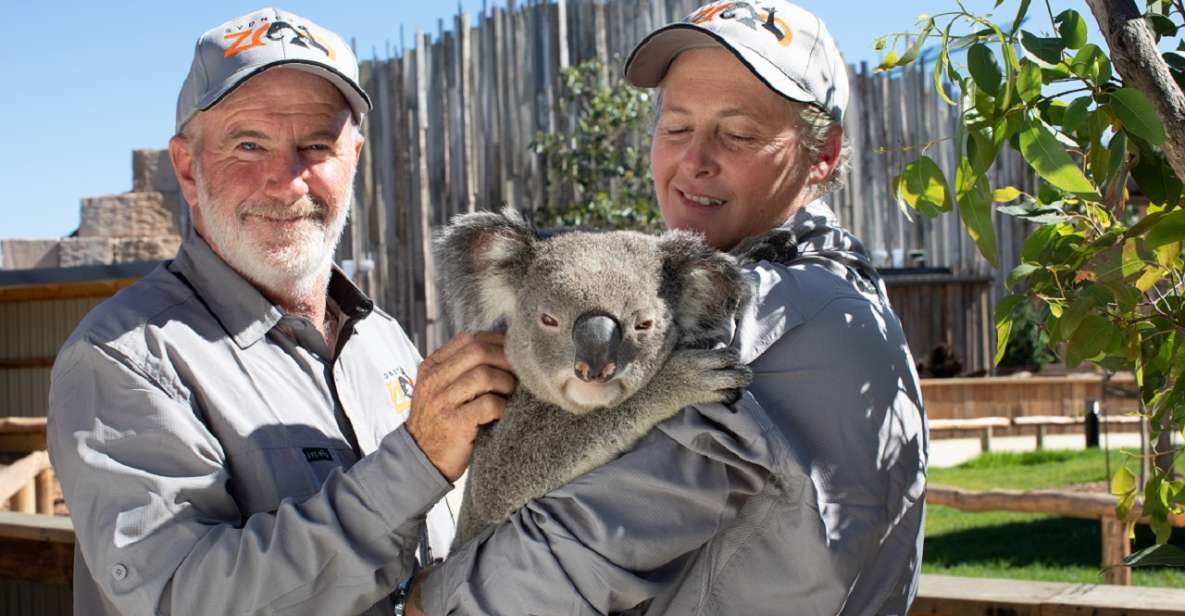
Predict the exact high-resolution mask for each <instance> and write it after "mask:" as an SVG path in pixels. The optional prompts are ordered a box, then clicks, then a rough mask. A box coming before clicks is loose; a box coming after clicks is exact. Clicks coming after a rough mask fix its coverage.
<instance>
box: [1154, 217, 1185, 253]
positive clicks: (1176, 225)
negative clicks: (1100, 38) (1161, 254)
mask: <svg viewBox="0 0 1185 616" xmlns="http://www.w3.org/2000/svg"><path fill="white" fill-rule="evenodd" d="M1181 240H1185V210H1177V211H1175V212H1170V213H1168V214H1166V215H1165V216H1164V217H1163V218H1161V219H1160V220H1159V221H1157V222H1156V224H1154V225H1153V226H1152V228H1151V229H1149V230H1148V236H1147V237H1146V238H1145V239H1144V243H1145V245H1146V246H1148V248H1151V249H1156V248H1159V247H1161V246H1164V245H1165V244H1172V243H1175V242H1180V241H1181Z"/></svg>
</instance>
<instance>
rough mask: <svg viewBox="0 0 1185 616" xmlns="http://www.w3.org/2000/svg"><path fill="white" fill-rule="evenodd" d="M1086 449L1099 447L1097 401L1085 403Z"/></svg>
mask: <svg viewBox="0 0 1185 616" xmlns="http://www.w3.org/2000/svg"><path fill="white" fill-rule="evenodd" d="M1086 447H1087V448H1088V449H1089V448H1091V447H1094V448H1095V449H1098V447H1099V401H1098V400H1087V401H1086Z"/></svg>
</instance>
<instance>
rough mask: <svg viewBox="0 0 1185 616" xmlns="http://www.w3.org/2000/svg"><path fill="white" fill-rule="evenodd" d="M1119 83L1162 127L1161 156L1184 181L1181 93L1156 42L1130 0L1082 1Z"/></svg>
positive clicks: (1184, 108) (1183, 101) (1184, 98)
mask: <svg viewBox="0 0 1185 616" xmlns="http://www.w3.org/2000/svg"><path fill="white" fill-rule="evenodd" d="M1086 4H1088V5H1089V6H1090V10H1091V12H1092V13H1094V18H1095V21H1097V22H1098V24H1099V30H1100V31H1102V33H1103V38H1104V39H1106V40H1107V45H1108V46H1109V47H1110V48H1111V61H1112V62H1113V63H1114V64H1115V68H1116V70H1118V71H1119V74H1120V76H1122V77H1123V82H1124V83H1125V84H1127V85H1130V86H1133V87H1135V88H1137V89H1138V90H1140V91H1141V92H1143V93H1144V95H1145V96H1147V97H1148V100H1149V101H1151V102H1152V106H1153V107H1155V108H1156V115H1157V116H1159V117H1160V121H1161V123H1162V124H1164V129H1165V143H1164V153H1165V156H1166V157H1167V158H1168V161H1169V165H1171V166H1172V168H1173V171H1174V172H1175V173H1176V174H1177V177H1179V178H1185V94H1182V93H1181V90H1180V89H1179V88H1178V87H1177V83H1176V82H1175V81H1173V76H1172V75H1171V74H1170V73H1169V67H1168V65H1167V64H1165V62H1164V58H1161V57H1160V52H1159V51H1157V49H1156V39H1154V38H1153V36H1152V33H1151V32H1150V31H1149V30H1148V26H1147V24H1146V22H1145V21H1144V18H1143V16H1141V15H1140V11H1139V9H1137V8H1136V4H1135V3H1134V2H1132V0H1086Z"/></svg>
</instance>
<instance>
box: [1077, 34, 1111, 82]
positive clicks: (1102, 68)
mask: <svg viewBox="0 0 1185 616" xmlns="http://www.w3.org/2000/svg"><path fill="white" fill-rule="evenodd" d="M1070 70H1071V71H1073V72H1074V74H1075V75H1077V76H1079V77H1081V78H1083V79H1085V80H1087V81H1090V82H1093V83H1095V84H1103V83H1106V82H1108V81H1110V80H1111V61H1110V60H1108V59H1107V54H1106V53H1105V52H1104V51H1103V50H1102V49H1101V48H1100V47H1099V46H1098V45H1095V44H1093V43H1088V44H1086V45H1083V46H1082V49H1079V50H1078V53H1076V54H1074V59H1072V60H1070Z"/></svg>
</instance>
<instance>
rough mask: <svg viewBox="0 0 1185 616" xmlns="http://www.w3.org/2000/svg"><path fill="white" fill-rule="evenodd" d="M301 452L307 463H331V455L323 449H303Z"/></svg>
mask: <svg viewBox="0 0 1185 616" xmlns="http://www.w3.org/2000/svg"><path fill="white" fill-rule="evenodd" d="M301 451H303V452H304V459H305V460H308V461H309V462H318V461H324V462H332V461H333V454H331V453H329V450H328V449H326V448H324V447H305V448H304V449H302V450H301Z"/></svg>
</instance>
